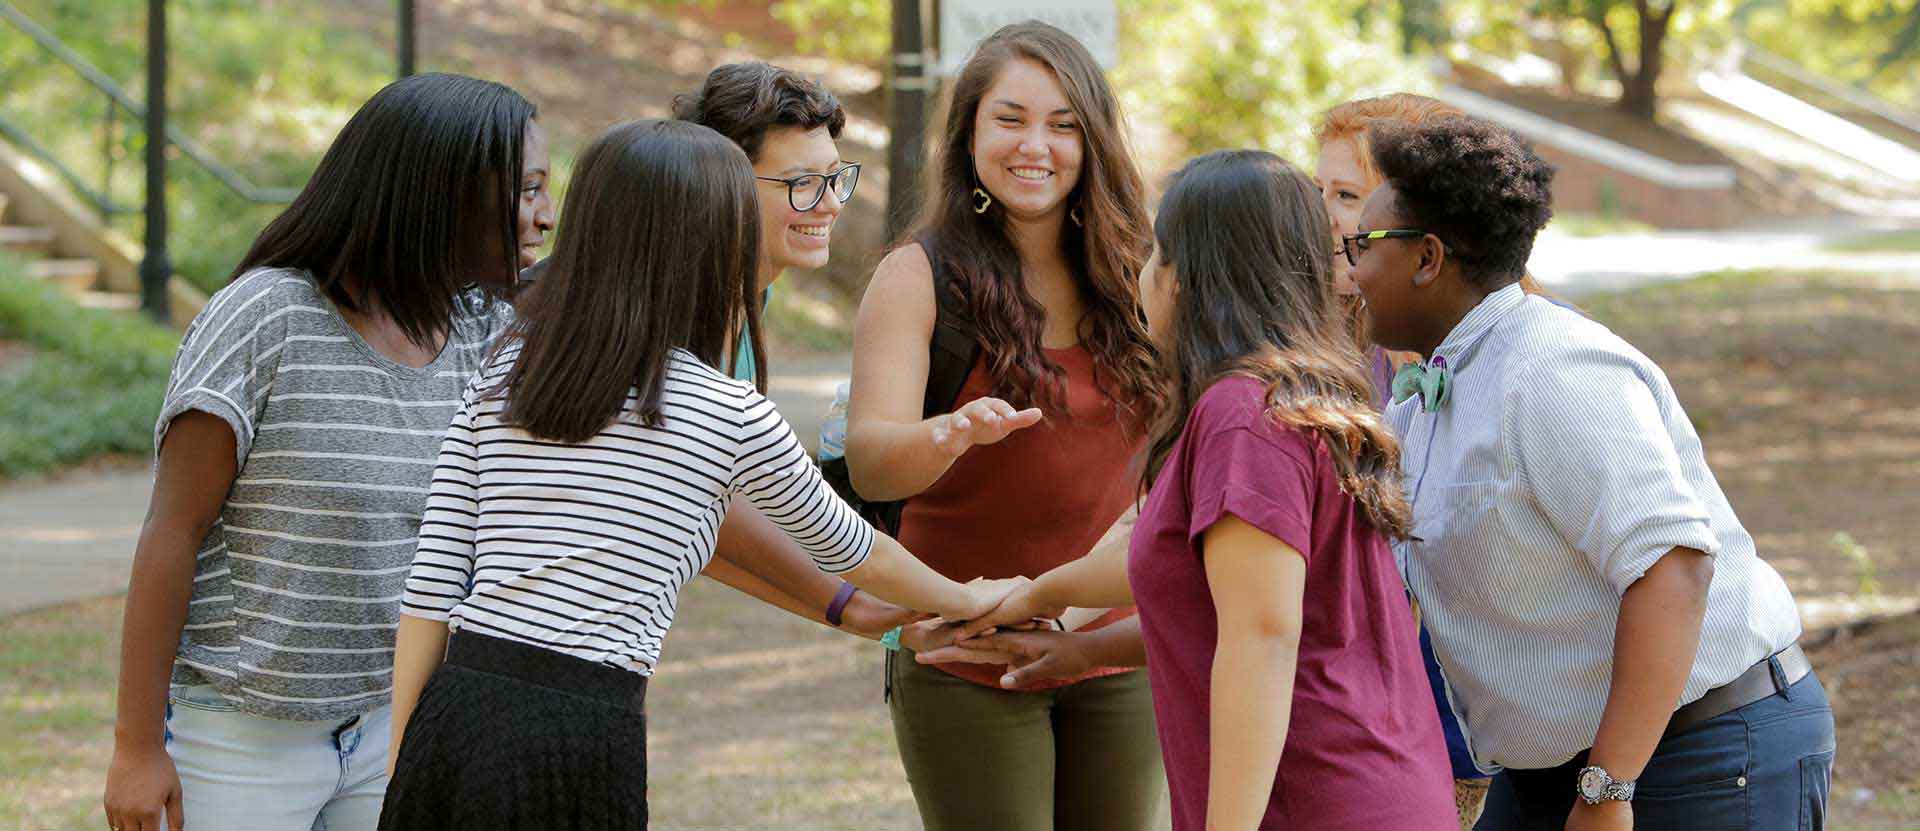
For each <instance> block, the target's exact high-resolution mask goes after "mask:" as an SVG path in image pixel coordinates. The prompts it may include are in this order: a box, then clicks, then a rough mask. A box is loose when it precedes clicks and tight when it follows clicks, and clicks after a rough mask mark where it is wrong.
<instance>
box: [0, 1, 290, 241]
mask: <svg viewBox="0 0 1920 831" xmlns="http://www.w3.org/2000/svg"><path fill="white" fill-rule="evenodd" d="M0 18H4V19H5V20H6V21H7V22H9V23H11V24H13V26H14V28H17V29H19V30H20V31H21V32H23V33H25V34H26V35H27V37H29V38H31V39H32V40H33V42H34V43H36V44H38V45H39V46H40V48H42V49H44V50H46V51H47V52H48V53H50V54H52V55H53V56H54V58H56V59H58V60H59V61H60V62H61V63H63V64H66V65H67V68H68V69H71V70H73V71H74V72H75V73H77V74H79V76H80V77H81V78H83V79H85V80H86V81H87V83H89V84H92V85H93V87H94V88H95V89H97V90H99V91H100V92H101V93H103V94H105V95H106V96H107V102H108V112H107V118H109V119H113V118H115V117H116V116H117V111H116V109H115V108H116V107H117V108H118V109H124V110H126V111H127V112H129V113H131V114H133V115H134V116H135V117H136V118H138V119H140V120H141V122H140V123H141V124H142V129H145V127H144V125H145V119H146V115H147V108H146V106H145V105H143V104H141V103H140V102H138V101H135V100H133V98H132V97H130V96H128V95H127V92H126V90H125V89H123V88H121V86H120V85H119V84H117V83H114V80H113V79H112V78H110V77H108V76H107V74H106V73H104V72H101V71H100V70H99V69H98V68H96V67H95V66H94V65H93V64H90V63H88V62H87V60H86V59H85V58H82V57H80V55H79V54H78V53H76V52H74V51H73V50H72V49H70V48H68V47H67V45H66V44H65V43H63V42H61V40H60V39H59V38H58V37H55V36H54V34H53V33H52V32H49V31H47V30H46V29H44V28H41V26H40V24H38V23H35V22H33V19H32V18H29V17H27V16H26V14H25V13H23V12H21V11H20V10H19V9H18V8H16V7H15V6H14V5H13V4H12V3H9V2H6V0H0ZM0 132H6V133H8V134H9V135H10V136H12V135H19V136H24V135H25V132H24V131H22V130H20V129H19V128H18V127H17V126H15V125H12V124H10V123H5V122H4V121H0ZM166 141H167V143H168V144H171V145H173V146H174V147H177V148H179V149H180V152H181V153H182V154H183V155H185V156H186V157H187V158H188V159H191V160H192V161H193V162H194V163H195V164H198V165H199V166H200V167H201V169H203V170H205V171H206V172H208V173H210V174H212V175H213V177H214V178H215V179H218V180H220V183H221V184H223V185H226V186H227V189H228V190H231V191H233V192H234V193H235V194H236V195H238V196H239V197H240V198H242V199H245V200H247V201H249V202H258V203H263V204H285V203H288V202H292V201H293V197H294V196H296V195H298V194H299V191H298V190H296V189H292V188H270V187H261V186H258V185H255V184H254V183H253V182H251V181H249V180H248V179H247V178H246V176H244V175H242V174H240V173H239V172H238V171H235V170H233V169H232V168H230V167H227V166H226V165H224V164H221V163H220V161H219V160H218V159H215V158H214V157H213V154H212V153H210V152H208V151H207V149H206V148H205V147H202V146H201V145H200V143H199V142H196V141H194V140H193V139H192V138H190V137H189V136H187V135H186V134H185V133H183V132H181V131H180V129H179V128H177V127H174V126H172V125H168V127H167V129H166ZM26 149H27V151H28V152H30V153H33V154H34V155H36V156H40V157H41V158H42V159H43V160H45V161H47V162H48V163H50V164H51V165H52V166H53V167H54V169H55V170H56V171H57V172H59V173H60V175H61V178H63V179H66V180H67V181H68V182H69V183H70V184H75V185H76V186H77V189H79V190H80V191H81V195H82V197H83V198H86V199H87V200H88V201H90V202H93V203H94V207H95V208H97V209H99V210H100V212H101V213H103V214H108V213H116V212H121V211H123V210H125V209H121V208H117V207H116V206H114V205H113V204H112V202H111V197H110V195H109V194H107V193H105V192H104V191H103V192H100V193H94V192H93V191H92V189H90V188H87V187H85V186H84V185H78V179H79V176H78V175H77V174H75V173H73V171H72V170H71V169H70V168H68V167H67V166H66V165H65V164H62V163H61V162H60V160H59V159H57V158H54V157H53V156H52V154H51V151H48V150H47V149H46V148H45V147H43V146H41V145H39V143H37V142H31V141H29V142H28V143H27V146H26Z"/></svg>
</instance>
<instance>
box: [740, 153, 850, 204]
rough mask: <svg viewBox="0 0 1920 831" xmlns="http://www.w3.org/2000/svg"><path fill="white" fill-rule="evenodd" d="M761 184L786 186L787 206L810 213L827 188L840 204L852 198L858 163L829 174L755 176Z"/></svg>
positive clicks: (822, 197)
mask: <svg viewBox="0 0 1920 831" xmlns="http://www.w3.org/2000/svg"><path fill="white" fill-rule="evenodd" d="M753 178H755V179H759V180H760V181H762V182H778V183H780V184H783V185H786V186H787V204H788V205H791V206H793V209H794V210H796V211H799V212H801V213H806V212H807V211H811V210H813V209H814V207H815V206H817V205H819V204H820V200H822V199H825V198H826V196H827V188H829V187H831V188H833V198H834V199H836V200H839V202H840V203H841V204H843V205H844V204H846V202H847V200H850V199H852V198H853V189H854V187H855V186H857V185H859V184H860V163H859V162H852V163H849V164H847V165H845V166H844V167H841V168H839V169H838V170H834V171H832V172H830V173H802V174H800V175H798V176H791V177H786V178H780V177H774V176H755V177H753Z"/></svg>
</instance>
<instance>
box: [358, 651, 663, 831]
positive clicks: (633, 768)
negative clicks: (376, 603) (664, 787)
mask: <svg viewBox="0 0 1920 831" xmlns="http://www.w3.org/2000/svg"><path fill="white" fill-rule="evenodd" d="M646 681H647V679H646V677H645V676H642V675H638V674H636V673H632V672H628V671H626V670H622V669H618V668H615V667H609V666H605V665H602V664H595V663H592V662H589V661H583V660H580V659H578V658H574V657H571V656H567V655H562V654H560V653H558V652H554V651H552V650H549V649H542V648H540V647H537V646H529V645H526V644H522V643H518V642H515V641H509V640H504V639H501V638H493V637H488V636H486V635H477V634H470V633H466V632H456V633H454V635H453V638H452V641H451V643H449V644H448V647H447V660H446V663H444V664H442V665H441V666H440V668H439V669H438V670H436V671H435V672H434V674H433V677H432V678H430V679H429V680H428V681H427V686H426V689H425V690H424V691H422V692H421V694H420V703H419V704H418V705H417V706H416V707H415V708H414V713H413V716H412V718H411V719H409V720H408V722H407V728H406V734H405V737H404V738H403V739H402V741H401V744H400V759H399V762H398V763H397V764H396V765H395V769H394V774H393V781H392V782H390V783H389V784H388V786H387V798H386V803H385V805H384V806H383V807H382V810H381V812H380V828H381V831H431V829H441V828H445V829H456V828H457V829H473V828H489V829H541V830H542V831H547V829H553V830H554V831H559V830H560V829H575V831H602V830H603V829H604V831H640V829H645V828H646V827H647V728H646V717H645V714H644V704H645V700H646Z"/></svg>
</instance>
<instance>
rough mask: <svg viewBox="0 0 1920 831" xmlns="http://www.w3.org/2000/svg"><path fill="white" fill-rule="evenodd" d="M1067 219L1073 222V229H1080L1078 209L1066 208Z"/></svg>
mask: <svg viewBox="0 0 1920 831" xmlns="http://www.w3.org/2000/svg"><path fill="white" fill-rule="evenodd" d="M1067 218H1068V219H1071V220H1073V227H1075V228H1079V227H1081V225H1080V209H1079V208H1077V207H1074V208H1068V209H1067Z"/></svg>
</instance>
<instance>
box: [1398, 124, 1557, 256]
mask: <svg viewBox="0 0 1920 831" xmlns="http://www.w3.org/2000/svg"><path fill="white" fill-rule="evenodd" d="M1368 141H1369V143H1370V144H1372V146H1373V161H1374V164H1375V165H1377V166H1378V167H1379V168H1380V173H1381V175H1382V176H1383V177H1385V179H1386V183H1387V184H1388V185H1391V186H1392V187H1393V190H1394V192H1395V193H1396V194H1397V195H1398V199H1397V200H1396V201H1395V205H1394V208H1395V209H1396V210H1397V211H1398V212H1399V213H1400V214H1401V215H1402V216H1404V217H1405V218H1406V219H1408V220H1410V221H1411V222H1413V223H1415V224H1416V225H1418V226H1419V228H1420V229H1421V230H1424V231H1427V232H1429V233H1432V234H1434V235H1436V236H1438V237H1439V238H1440V240H1441V241H1442V242H1445V243H1446V244H1447V246H1448V248H1449V249H1450V255H1451V256H1452V257H1454V258H1455V259H1456V260H1458V261H1459V262H1460V265H1461V270H1462V273H1463V275H1464V276H1465V277H1466V278H1467V279H1468V280H1471V281H1473V282H1474V283H1475V284H1477V285H1479V286H1480V287H1482V288H1485V289H1497V288H1500V287H1502V286H1505V285H1507V284H1508V283H1511V282H1513V281H1515V280H1518V279H1520V277H1521V275H1523V274H1525V273H1526V270H1527V257H1528V256H1529V255H1531V254H1532V253H1533V238H1534V236H1535V235H1536V234H1538V233H1539V232H1540V229H1541V228H1542V227H1544V226H1545V225H1546V224H1547V220H1548V219H1550V218H1552V217H1553V192H1552V190H1551V187H1550V185H1551V184H1552V182H1553V166H1552V165H1550V164H1547V163H1546V162H1544V161H1542V160H1541V159H1540V157H1539V156H1538V155H1535V154H1534V152H1533V148H1532V147H1531V146H1529V145H1528V144H1527V143H1526V142H1525V141H1522V140H1521V139H1520V137H1518V136H1516V135H1514V134H1513V133H1512V132H1511V131H1509V130H1507V129H1506V128H1503V127H1500V126H1499V125H1496V124H1494V123H1492V122H1489V121H1486V120H1484V119H1479V118H1473V117H1471V116H1453V117H1449V118H1441V119H1437V120H1433V121H1427V122H1422V123H1418V124H1409V123H1405V122H1397V121H1388V120H1384V119H1383V120H1379V121H1375V122H1374V123H1373V124H1372V125H1370V126H1369V128H1368Z"/></svg>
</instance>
